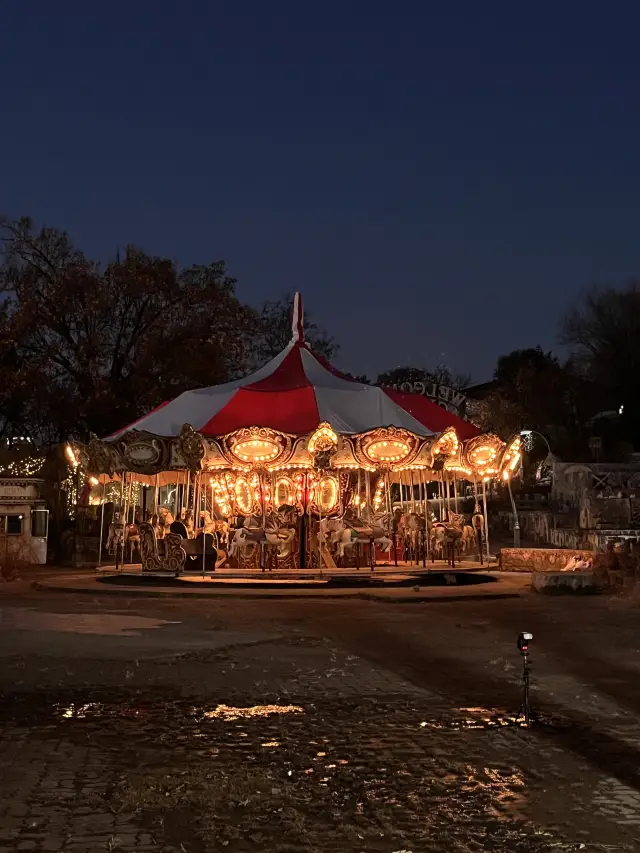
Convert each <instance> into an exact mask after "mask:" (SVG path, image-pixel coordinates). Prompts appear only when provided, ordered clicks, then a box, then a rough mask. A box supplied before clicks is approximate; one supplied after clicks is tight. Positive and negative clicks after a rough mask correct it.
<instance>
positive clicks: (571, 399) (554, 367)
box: [478, 347, 593, 459]
mask: <svg viewBox="0 0 640 853" xmlns="http://www.w3.org/2000/svg"><path fill="white" fill-rule="evenodd" d="M494 378H495V382H496V388H495V390H493V391H491V392H490V393H489V394H488V395H487V396H486V397H485V398H484V399H483V400H482V401H481V403H480V405H479V406H478V420H479V423H480V426H481V427H482V428H483V429H485V430H487V431H493V432H495V433H497V434H498V435H500V436H501V437H502V438H504V439H505V440H507V439H508V438H510V437H511V436H513V435H514V434H515V433H517V432H520V431H521V430H523V429H530V430H536V431H538V432H541V433H542V434H543V435H545V436H546V437H547V439H548V440H549V443H550V445H551V448H552V450H553V452H554V454H556V455H558V456H560V457H562V458H565V459H572V458H579V456H580V455H582V454H583V453H584V452H585V447H586V430H585V427H586V422H587V420H588V416H589V414H590V413H591V409H590V406H591V402H592V400H593V396H592V395H590V393H589V392H590V390H591V389H590V388H589V386H588V383H586V382H585V381H584V379H583V378H582V377H581V376H579V375H578V374H577V373H576V371H575V370H574V369H573V365H572V364H571V363H570V362H568V363H567V364H562V363H561V362H560V361H559V360H558V359H557V358H556V357H555V356H554V355H552V353H550V352H544V351H543V350H542V349H541V348H540V347H536V348H532V349H523V350H514V351H513V352H511V353H508V354H507V355H504V356H501V357H500V358H499V359H498V364H497V366H496V369H495V372H494ZM542 450H543V455H546V448H543V449H542Z"/></svg>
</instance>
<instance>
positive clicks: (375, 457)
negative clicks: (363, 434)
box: [367, 441, 411, 462]
mask: <svg viewBox="0 0 640 853" xmlns="http://www.w3.org/2000/svg"><path fill="white" fill-rule="evenodd" d="M410 450H411V448H410V447H409V445H408V444H407V443H406V442H404V441H374V442H373V443H372V444H370V445H369V446H368V447H367V455H368V456H369V458H370V459H371V460H372V461H374V462H401V461H402V460H403V459H404V458H405V457H406V456H408V455H409V452H410Z"/></svg>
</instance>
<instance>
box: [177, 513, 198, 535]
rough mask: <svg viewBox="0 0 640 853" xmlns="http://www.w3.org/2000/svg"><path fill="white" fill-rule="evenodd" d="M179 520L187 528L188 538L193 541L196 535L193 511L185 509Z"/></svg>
mask: <svg viewBox="0 0 640 853" xmlns="http://www.w3.org/2000/svg"><path fill="white" fill-rule="evenodd" d="M178 520H179V521H181V522H182V523H183V524H184V526H185V527H186V529H187V538H188V539H192V538H193V535H194V517H193V510H192V509H189V508H187V507H183V508H182V510H181V512H180V518H179V519H178Z"/></svg>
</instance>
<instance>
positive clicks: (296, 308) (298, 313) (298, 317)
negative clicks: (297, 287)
mask: <svg viewBox="0 0 640 853" xmlns="http://www.w3.org/2000/svg"><path fill="white" fill-rule="evenodd" d="M291 343H292V344H298V343H299V344H303V343H304V312H303V310H302V296H300V294H299V293H298V292H296V293H295V294H294V297H293V313H292V315H291Z"/></svg>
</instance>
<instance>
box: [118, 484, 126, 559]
mask: <svg viewBox="0 0 640 853" xmlns="http://www.w3.org/2000/svg"><path fill="white" fill-rule="evenodd" d="M126 477H127V472H126V471H123V472H122V473H121V474H120V512H119V515H120V518H119V520H118V524H119V525H120V524H121V525H122V540H123V544H122V557H123V558H124V518H123V513H124V481H125V480H126ZM119 556H120V537H118V539H116V571H118V569H119V565H120V559H119Z"/></svg>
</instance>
